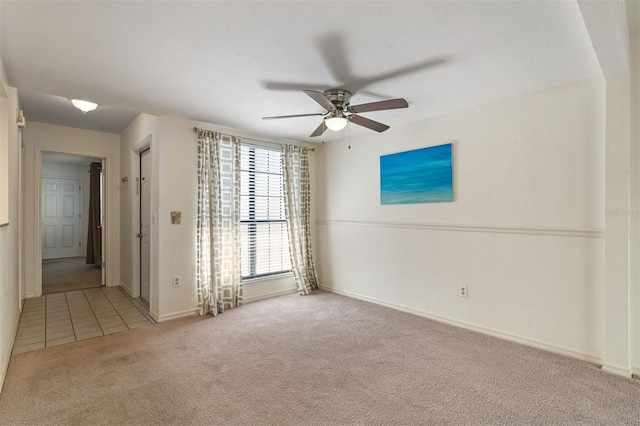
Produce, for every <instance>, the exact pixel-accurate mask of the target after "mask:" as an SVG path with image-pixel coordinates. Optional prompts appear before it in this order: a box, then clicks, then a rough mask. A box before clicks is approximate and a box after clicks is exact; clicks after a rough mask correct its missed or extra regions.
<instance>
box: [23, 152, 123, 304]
mask: <svg viewBox="0 0 640 426" xmlns="http://www.w3.org/2000/svg"><path fill="white" fill-rule="evenodd" d="M45 152H53V153H59V154H70V155H78V156H80V157H91V158H100V159H103V160H105V164H106V169H107V179H106V184H105V186H106V193H105V197H104V204H105V206H104V208H105V224H106V226H107V231H108V230H114V232H111V231H108V232H106V236H107V238H106V240H107V241H106V244H105V252H104V253H103V254H102V260H103V262H106V265H107V266H106V268H105V269H106V274H107V283H106V287H115V286H117V285H119V282H113V279H114V277H115V264H116V261H115V260H114V255H115V254H116V253H117V252H118V251H117V248H116V247H115V246H114V245H115V235H114V234H115V229H114V225H113V222H114V217H115V215H116V214H117V213H118V212H114V211H112V208H113V206H114V202H113V200H114V198H115V197H116V195H117V194H116V191H117V188H116V185H114V183H113V182H114V179H113V178H111V177H110V176H112V174H113V173H114V172H113V170H112V171H111V172H109V167H112V166H111V165H113V164H116V162H115V158H114V155H113V154H112V153H110V152H104V151H96V150H92V149H91V148H88V149H81V150H73V149H62V148H57V147H48V146H36V147H35V164H34V181H35V185H34V186H35V188H34V200H33V201H34V206H35V211H34V218H35V222H34V223H33V229H34V232H33V236H34V238H33V259H34V265H33V266H34V269H35V274H34V293H35V294H34V296H35V297H40V296H42V227H41V223H42V154H43V153H45Z"/></svg>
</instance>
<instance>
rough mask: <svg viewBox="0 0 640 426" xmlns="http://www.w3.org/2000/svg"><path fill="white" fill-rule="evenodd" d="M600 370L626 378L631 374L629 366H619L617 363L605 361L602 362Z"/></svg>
mask: <svg viewBox="0 0 640 426" xmlns="http://www.w3.org/2000/svg"><path fill="white" fill-rule="evenodd" d="M602 371H605V372H607V373H611V374H615V375H617V376H622V377H627V378H631V375H632V371H631V368H630V367H621V366H619V365H613V364H609V363H606V362H603V363H602Z"/></svg>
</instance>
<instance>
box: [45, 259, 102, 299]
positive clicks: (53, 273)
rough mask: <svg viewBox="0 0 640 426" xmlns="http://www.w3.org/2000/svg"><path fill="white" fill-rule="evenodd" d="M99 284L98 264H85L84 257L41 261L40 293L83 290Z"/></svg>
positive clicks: (99, 271) (99, 270)
mask: <svg viewBox="0 0 640 426" xmlns="http://www.w3.org/2000/svg"><path fill="white" fill-rule="evenodd" d="M101 285H102V270H101V269H100V265H87V264H86V263H85V258H84V257H66V258H64V259H46V260H43V261H42V294H49V293H58V292H61V291H73V290H84V289H87V288H94V287H100V286H101Z"/></svg>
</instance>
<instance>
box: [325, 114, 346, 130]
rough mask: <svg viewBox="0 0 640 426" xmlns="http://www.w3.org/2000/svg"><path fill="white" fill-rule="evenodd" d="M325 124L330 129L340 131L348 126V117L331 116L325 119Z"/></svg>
mask: <svg viewBox="0 0 640 426" xmlns="http://www.w3.org/2000/svg"><path fill="white" fill-rule="evenodd" d="M324 124H326V125H327V128H328V129H331V130H333V131H334V132H339V131H340V130H342V129H344V128H345V127H346V126H347V119H346V118H344V117H329V118H325V119H324Z"/></svg>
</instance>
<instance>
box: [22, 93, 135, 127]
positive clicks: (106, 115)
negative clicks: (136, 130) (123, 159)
mask: <svg viewBox="0 0 640 426" xmlns="http://www.w3.org/2000/svg"><path fill="white" fill-rule="evenodd" d="M19 97H20V108H21V109H22V110H23V111H24V112H25V116H26V118H27V119H28V120H31V121H36V122H38V123H48V124H56V125H58V126H66V127H75V128H78V129H86V130H96V131H98V132H106V133H116V134H120V133H122V131H123V130H124V129H125V128H126V127H127V126H128V125H129V123H131V122H132V121H133V119H134V118H136V115H138V113H137V112H135V111H130V110H127V109H122V108H114V107H110V106H104V105H101V106H100V107H99V108H98V109H96V110H95V111H92V112H90V113H87V114H84V113H82V111H80V110H79V109H77V108H76V107H74V106H73V105H72V104H71V101H70V100H69V99H68V98H65V97H62V96H56V95H47V94H44V93H40V92H31V91H28V90H21V91H20V95H19Z"/></svg>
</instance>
